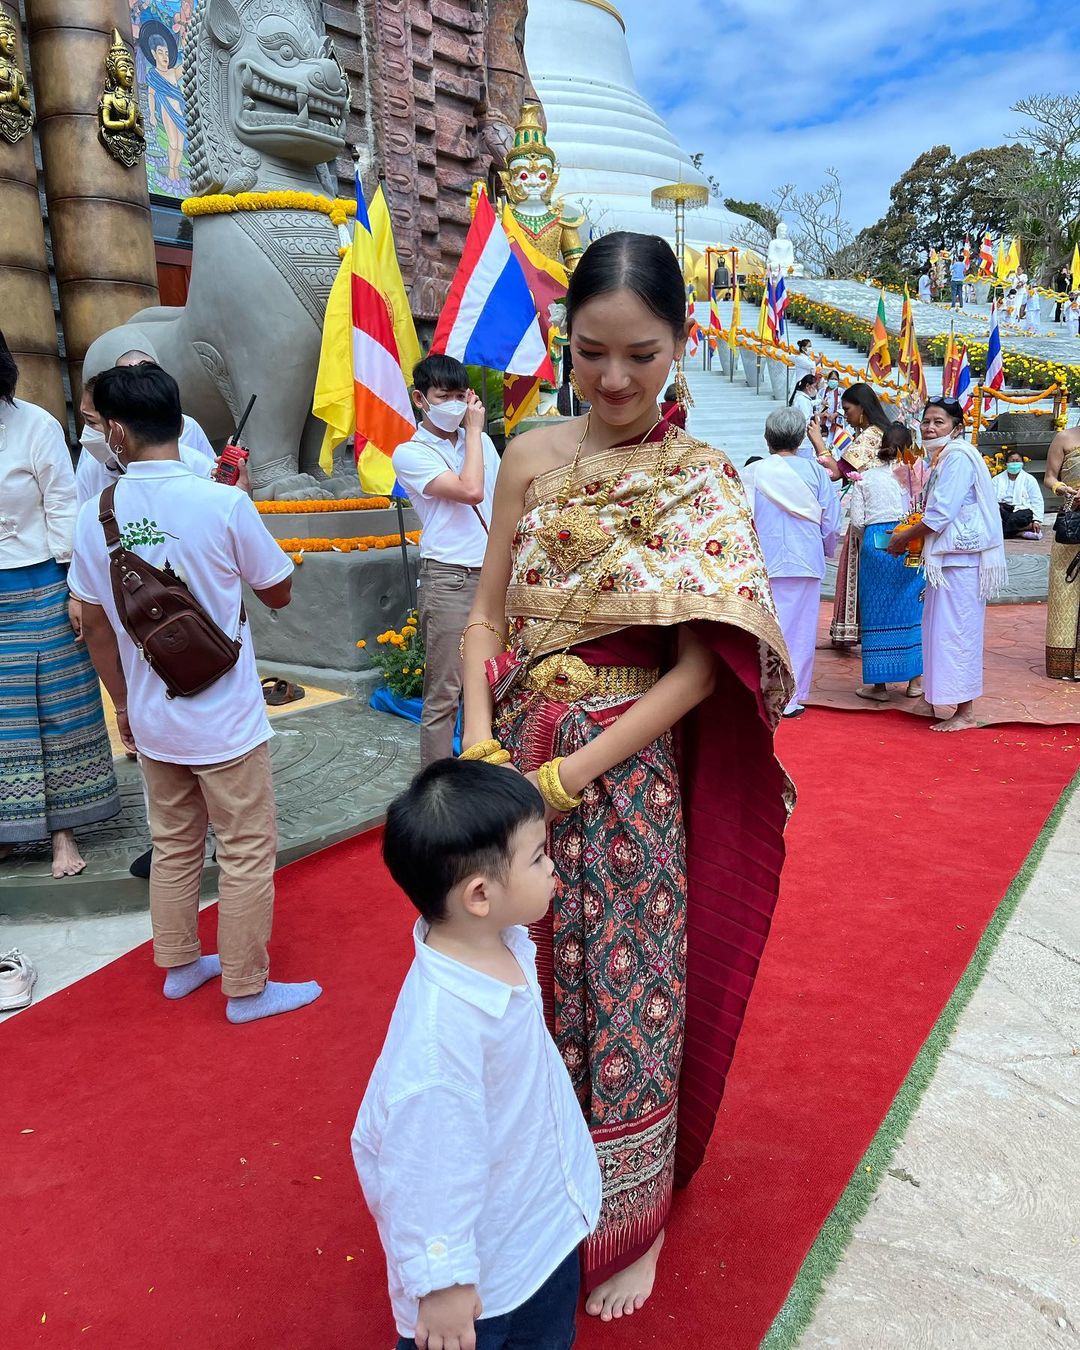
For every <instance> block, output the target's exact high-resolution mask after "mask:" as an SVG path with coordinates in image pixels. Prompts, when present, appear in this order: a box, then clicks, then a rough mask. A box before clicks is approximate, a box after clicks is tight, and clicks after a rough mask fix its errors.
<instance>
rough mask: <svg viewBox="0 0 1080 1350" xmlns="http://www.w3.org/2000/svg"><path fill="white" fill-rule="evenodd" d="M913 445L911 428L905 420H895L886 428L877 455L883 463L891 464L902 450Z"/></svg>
mask: <svg viewBox="0 0 1080 1350" xmlns="http://www.w3.org/2000/svg"><path fill="white" fill-rule="evenodd" d="M912 445H914V440H913V439H912V435H911V428H910V427H908V426H905V425H904V423H903V422H893V423H892V424H891V425H890V426H888V427H886V428H885V433H884V435H883V436H882V438H881V448H880V449H879V450H878V452H877V457H878V459H880V460H881V462H882V464H891V463H892V462H893V460H894V459H896V457H897V456H898V455H899V453H900V451H901V450H910V449H911V447H912Z"/></svg>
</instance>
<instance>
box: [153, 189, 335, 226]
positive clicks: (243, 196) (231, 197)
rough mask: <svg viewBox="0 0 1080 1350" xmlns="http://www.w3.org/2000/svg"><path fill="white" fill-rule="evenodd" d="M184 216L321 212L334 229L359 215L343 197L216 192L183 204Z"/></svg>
mask: <svg viewBox="0 0 1080 1350" xmlns="http://www.w3.org/2000/svg"><path fill="white" fill-rule="evenodd" d="M180 210H181V211H183V213H184V215H185V216H230V215H233V214H235V212H237V211H318V212H319V213H320V214H321V215H324V216H329V217H330V224H331V225H344V224H345V222H346V220H347V219H348V218H349V216H355V215H356V203H355V202H353V201H348V200H347V199H346V198H344V197H336V198H334V199H333V200H331V198H329V197H320V196H318V195H317V194H316V193H314V192H237V193H228V192H215V193H211V195H210V196H208V197H187V198H185V199H184V201H182V202H181V203H180Z"/></svg>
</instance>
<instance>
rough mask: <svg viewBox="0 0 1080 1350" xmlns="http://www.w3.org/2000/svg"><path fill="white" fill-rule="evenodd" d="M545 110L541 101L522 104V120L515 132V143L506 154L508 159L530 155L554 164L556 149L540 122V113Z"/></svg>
mask: <svg viewBox="0 0 1080 1350" xmlns="http://www.w3.org/2000/svg"><path fill="white" fill-rule="evenodd" d="M543 110H544V109H543V105H542V104H540V103H523V104H522V105H521V116H520V120H519V121H518V124H517V130H516V131H515V132H514V144H513V147H512V149H511V150H510V153H509V154H508V155H507V156H506V158H507V160H508V161H509V160H511V159H515V158H517V157H518V156H524V155H528V156H529V157H530V158H533V157H535V158H537V159H546V160H549V161H550V162H551V163H552V164H554V163H555V151H554V150H552V148H551V146H550V145H548V143H547V136H546V135H545V134H544V128H543V127H542V126H541V124H540V114H541V113H542V112H543Z"/></svg>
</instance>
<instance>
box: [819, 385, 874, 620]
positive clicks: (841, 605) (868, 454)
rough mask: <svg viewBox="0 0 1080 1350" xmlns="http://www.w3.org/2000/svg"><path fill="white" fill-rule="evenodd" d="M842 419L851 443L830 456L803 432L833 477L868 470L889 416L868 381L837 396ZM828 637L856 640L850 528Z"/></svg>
mask: <svg viewBox="0 0 1080 1350" xmlns="http://www.w3.org/2000/svg"><path fill="white" fill-rule="evenodd" d="M841 406H842V408H843V410H844V418H845V420H846V422H847V424H848V426H849V427H850V428H851V430H852V432H853V433H854V435H853V437H852V440H851V444H850V445H847V446H845V447H844V450H843V452H842V454H841V455H840V457H839V458H838V459H837V458H834V457H833V455H832V452H831V450H830V449H829V447H828V446H827V445H826V444H825V442H824V440H823V439H822V437H821V433H820V431H817V430H816V429H815V427H814V425H813V423H811V425H810V427H808V428H807V434H808V435H809V437H810V440H811V441H812V442H813V445H814V449H815V450H816V451H817V458H818V463H820V464H822V465H824V467H825V468H826V469H827V470H828V471H829V473H830V474H831V475H832V476H833V477H834V478H844V479H850V478H851V476H852V474H860V473H862V471H863V470H864V469H868V468H869V467H870V465H871V464H873V463H874V462H875V460H876V458H877V452H878V451H879V450H880V449H881V438H882V436H883V435H884V434H885V431H886V429H887V428H888V427H889V426H891V424H892V418H891V417H890V416H889V414H888V413H887V412H886V411H885V409H884V408H883V407H882V406H881V400H880V399H879V398H878V396H877V394H875V393H874V391H873V389H872V388H871V387H870V385H868V384H863V383H859V384H853V385H851V386H850V388H848V389H845V390H844V393H843V395H842V397H841ZM829 639H830V641H831V642H832V645H833V646H834V647H854V646H855V644H856V643H857V642H858V641H859V537H858V535H857V534H856V533H855V531H854V530H850V529H849V530H848V531H847V533H846V534H845V535H844V543H843V545H842V547H841V549H840V557H839V558H838V559H837V563H836V598H835V599H834V601H833V617H832V623H831V624H830V625H829Z"/></svg>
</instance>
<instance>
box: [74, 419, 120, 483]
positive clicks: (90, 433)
mask: <svg viewBox="0 0 1080 1350" xmlns="http://www.w3.org/2000/svg"><path fill="white" fill-rule="evenodd" d="M79 444H80V445H81V446H82V448H83V449H84V450H85V451H86V453H87V454H88V455H91V456H93V458H94V459H96V460H97V462H98V463H99V464H104V465H105V467H106V468H107V469H111V470H112V471H113V472H114V473H116V472H118V471H119V470H120V468H121V464H120V462H119V460H118V459H117V458H116V455H115V454H114V453H113V449H112V446H111V445H110V444H109V442H108V441H107V440H106V439H105V437H104V436H103V435H102V434H101V432H100V431H98V429H97V428H96V427H92V426H90V425H89V423H88V424H87V425H86V426H84V427H83V429H82V435H81V436H80V437H79Z"/></svg>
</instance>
